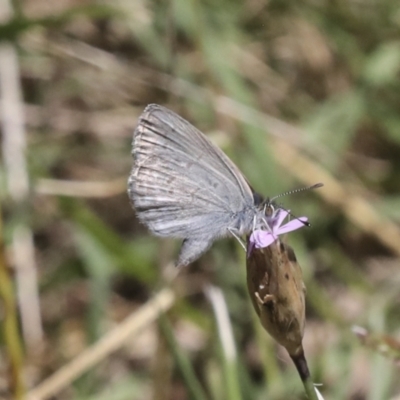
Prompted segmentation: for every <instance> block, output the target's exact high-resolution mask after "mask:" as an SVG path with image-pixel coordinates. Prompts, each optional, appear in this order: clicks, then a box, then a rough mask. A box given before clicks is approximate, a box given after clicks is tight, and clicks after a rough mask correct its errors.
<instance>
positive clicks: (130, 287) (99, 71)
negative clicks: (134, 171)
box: [0, 0, 400, 400]
mask: <svg viewBox="0 0 400 400" xmlns="http://www.w3.org/2000/svg"><path fill="white" fill-rule="evenodd" d="M85 4H86V6H88V7H89V9H90V7H92V10H95V9H96V7H98V6H99V4H101V5H102V6H101V7H100V8H99V9H100V10H101V13H100V14H93V12H92V11H91V12H85V10H84V9H82V10H81V11H80V12H79V13H76V14H74V13H70V12H69V10H71V9H73V7H74V5H75V3H74V2H72V1H71V2H64V3H63V4H60V5H58V6H57V7H56V6H55V5H53V4H51V5H49V4H47V2H41V1H39V0H32V1H31V2H29V3H26V4H25V3H23V4H22V5H21V8H20V12H21V13H22V14H21V15H22V16H23V17H24V18H25V19H24V21H32V23H31V24H28V25H26V26H25V25H24V26H23V27H22V28H21V29H20V31H18V32H17V33H16V32H15V29H17V28H18V26H17V25H13V26H14V28H15V29H14V28H13V29H14V30H11V31H10V29H8V28H7V26H5V27H3V29H0V35H2V36H1V39H2V40H10V41H12V43H14V44H15V45H16V46H17V48H18V51H19V55H20V64H21V71H22V72H21V74H22V76H21V79H22V84H23V89H24V99H25V104H24V106H25V111H26V113H25V116H26V127H27V132H28V137H27V139H28V148H27V156H28V160H29V173H30V176H31V183H32V196H31V197H30V199H29V202H28V203H29V207H28V206H27V207H26V209H24V210H21V209H14V208H13V206H12V204H11V202H10V201H9V200H8V199H7V198H6V197H5V194H4V189H3V188H4V185H3V184H2V185H1V187H2V190H3V193H2V200H3V201H2V205H3V215H4V220H5V236H6V238H9V237H10V235H9V234H8V232H10V231H11V230H12V227H13V223H14V221H15V220H16V219H18V218H22V217H23V218H27V219H28V220H29V223H30V225H31V227H32V229H33V232H34V238H35V246H36V254H35V256H36V258H37V263H38V265H39V277H40V287H41V293H40V295H41V306H42V315H43V321H44V331H45V343H44V346H45V350H44V351H43V352H42V353H41V355H40V357H39V358H37V359H35V360H30V359H27V360H26V365H25V367H24V370H23V371H24V374H25V377H26V381H27V384H28V386H29V387H34V386H35V385H36V384H38V383H39V382H40V381H42V380H43V379H45V377H46V376H49V375H50V373H51V372H53V371H56V370H57V369H58V368H60V367H61V366H62V365H63V364H64V363H66V362H67V361H68V360H70V359H72V358H73V357H74V356H76V355H77V354H79V352H80V351H82V349H84V348H85V347H86V346H88V345H89V344H90V343H91V342H92V341H93V340H96V339H97V338H101V337H102V335H103V334H104V332H106V331H107V330H108V329H110V327H112V326H115V325H116V324H118V322H119V321H121V320H122V319H123V318H124V317H125V316H127V315H128V314H129V313H130V312H131V311H133V310H134V309H136V308H137V307H140V305H141V304H143V303H144V302H145V300H146V299H147V298H149V297H150V296H152V294H153V293H154V292H155V291H156V290H157V289H158V288H159V287H160V286H163V283H162V282H163V277H164V272H165V267H166V265H167V264H168V263H169V262H170V261H171V260H173V259H174V257H175V256H176V252H177V248H178V243H177V241H176V242H175V241H172V240H160V239H156V238H151V237H150V236H149V235H148V233H147V232H146V230H145V228H144V227H142V226H141V225H140V224H139V223H138V221H137V220H136V219H135V215H134V211H133V210H132V209H131V207H130V205H129V201H128V198H127V195H126V194H125V192H122V193H120V194H119V195H115V196H113V197H104V199H99V198H96V199H90V198H89V199H82V200H80V199H78V200H77V199H75V198H74V199H71V198H64V197H61V196H59V197H58V196H55V195H51V196H50V195H44V194H40V193H38V192H37V191H35V185H36V182H38V180H39V179H40V178H53V179H60V180H61V179H62V180H65V181H68V180H79V181H83V182H84V181H110V180H112V179H115V178H119V177H124V176H125V177H128V175H129V171H130V167H131V163H132V160H131V157H130V143H131V137H132V133H133V128H134V125H135V123H136V119H137V117H138V115H139V114H140V113H141V112H142V110H143V108H144V106H145V105H146V104H147V103H150V102H156V103H161V104H165V105H167V106H169V107H171V108H173V109H174V110H176V111H177V112H179V113H180V114H181V115H182V116H184V117H185V118H187V119H188V120H190V121H191V122H192V123H194V124H195V125H196V126H197V127H198V128H199V129H201V130H203V131H204V132H205V133H206V134H209V135H210V137H211V138H212V139H213V140H214V141H215V142H216V143H218V144H219V145H220V146H221V147H222V148H223V149H224V151H225V152H226V153H227V154H229V156H230V157H231V158H232V159H233V160H234V161H235V162H236V163H237V164H238V165H239V167H240V168H241V170H242V171H243V172H244V173H245V175H246V176H247V178H248V179H249V181H250V182H251V184H252V186H253V187H254V188H255V189H256V190H257V191H259V192H261V193H263V194H264V195H265V196H273V195H276V194H278V193H280V192H282V191H284V190H287V189H290V188H295V187H298V186H301V185H302V184H303V183H302V182H298V181H296V179H295V178H294V176H296V174H295V173H294V172H295V171H290V169H289V170H287V169H285V170H283V168H282V166H281V165H280V159H282V158H285V154H280V153H277V152H276V151H274V146H273V145H272V138H273V137H275V135H277V134H278V135H279V137H280V138H281V140H285V141H286V142H287V143H289V144H290V145H291V146H293V148H295V149H296V151H298V152H300V153H301V154H302V155H304V156H305V157H307V158H308V159H310V160H311V161H313V162H314V163H315V165H318V166H322V167H323V168H325V169H326V171H328V173H329V174H331V175H332V176H333V177H335V178H337V179H338V180H339V182H340V184H341V185H342V187H343V188H344V189H345V193H348V195H349V196H351V195H353V194H357V195H359V196H361V197H363V198H366V199H368V201H369V203H370V204H371V205H372V206H373V207H376V210H377V211H378V213H380V215H381V217H382V220H384V219H385V218H389V219H390V220H392V221H394V222H397V220H398V217H399V215H398V214H399V213H398V207H397V205H398V203H399V200H398V197H399V195H398V191H399V188H400V187H399V182H400V176H399V171H400V169H399V166H400V164H399V160H400V157H399V154H400V148H399V139H400V109H399V107H400V106H399V105H400V94H399V93H400V90H399V89H400V80H399V73H400V44H399V43H400V42H399V41H398V39H397V37H399V30H400V28H399V19H400V13H399V10H398V7H397V6H395V2H392V1H389V0H383V1H380V2H373V1H364V2H356V1H346V2H344V1H337V2H311V1H306V2H302V3H301V4H299V3H296V2H289V1H270V2H256V1H250V0H248V1H239V0H235V1H228V0H221V1H219V2H213V1H204V2H199V1H187V0H171V1H169V2H161V1H146V0H141V1H135V2H132V1H122V0H120V1H117V2H95V1H90V0H88V1H87V2H86V3H85ZM103 5H106V7H112V9H113V10H112V11H111V10H110V11H107V8H106V9H104V7H103ZM65 15H67V16H68V19H65V18H64V16H65ZM18 18H22V17H18ZM46 18H50V19H52V20H56V19H57V18H62V20H63V24H60V25H54V24H52V25H51V27H49V26H48V24H42V23H40V21H41V19H42V20H43V21H47V20H46ZM37 21H39V22H37ZM10 26H11V25H10ZM21 26H22V25H21ZM171 60H172V62H171ZM171 71H172V75H169V76H165V75H163V74H165V73H167V72H168V73H170V72H171ZM223 100H225V101H223ZM229 101H231V102H229ZM234 102H236V103H234ZM237 103H239V104H242V105H243V108H241V110H242V112H241V113H240V112H238V111H237V109H234V108H233V106H234V104H237ZM249 109H250V110H253V111H256V112H260V113H263V114H264V115H266V116H268V117H269V119H265V120H263V121H268V122H265V124H264V123H261V122H258V121H259V120H258V119H256V118H255V117H254V115H255V114H246V112H247V111H248V110H249ZM246 110H247V111H246ZM258 115H259V114H258ZM271 117H272V118H271ZM274 118H275V119H274ZM294 127H298V128H301V129H297V130H296V129H292V128H294ZM1 174H2V181H3V180H4V178H3V177H4V173H3V170H2V171H1ZM310 178H312V177H310ZM319 190H320V191H323V190H329V188H325V189H324V188H322V189H319ZM78 197H79V194H78ZM282 202H283V203H284V205H285V206H286V207H288V208H290V209H291V211H292V212H293V213H294V214H295V215H298V216H301V215H308V216H309V217H310V220H311V222H312V227H311V228H310V229H307V230H306V229H303V230H302V231H300V232H298V233H293V234H292V235H291V236H290V237H289V239H288V240H289V243H290V244H291V246H292V247H293V248H294V250H295V252H296V254H297V256H298V259H299V263H300V265H301V266H302V268H303V273H304V278H305V282H306V285H307V287H308V295H307V296H308V297H307V298H308V304H307V306H308V307H307V315H308V319H307V326H306V335H305V339H304V345H305V350H306V354H307V356H308V359H309V364H310V368H311V372H312V374H313V377H314V380H315V381H317V382H321V383H323V385H324V386H322V388H321V391H322V393H323V394H324V395H325V396H326V398H329V399H332V400H335V399H337V400H342V399H353V400H355V399H357V400H362V399H366V400H367V399H368V400H387V399H395V398H396V396H398V395H399V393H400V386H399V382H398V381H397V380H396V376H397V375H398V366H396V365H395V363H394V361H393V359H391V358H390V356H383V355H381V354H378V353H377V347H376V346H375V347H374V346H372V347H371V346H368V345H367V344H362V343H360V342H359V341H358V339H357V338H356V336H355V335H354V334H353V333H352V332H351V327H352V326H353V325H354V324H356V325H361V326H364V327H366V328H367V329H368V330H369V331H370V332H371V333H372V334H373V333H376V334H381V333H382V334H383V333H386V334H387V335H390V336H393V338H397V339H398V338H399V336H400V329H399V326H400V314H399V313H398V312H396V310H398V307H399V306H400V296H399V292H400V289H399V288H400V272H399V262H398V257H397V256H396V255H393V254H392V252H391V251H390V250H389V249H386V248H385V246H384V244H382V243H380V242H378V240H377V239H376V238H373V237H371V236H370V235H367V234H366V233H365V232H364V231H363V230H362V229H360V227H357V226H354V225H353V224H352V223H351V222H350V221H348V220H347V219H346V216H345V214H344V213H343V210H342V209H341V208H340V207H332V206H331V205H328V204H325V203H324V201H323V200H322V199H321V198H320V197H319V196H318V193H305V194H299V195H293V196H288V197H287V198H284V199H282ZM343 202H346V198H344V199H343ZM376 229H377V230H379V229H381V227H379V226H377V228H376ZM7 240H8V239H7ZM6 244H9V243H6ZM244 257H245V255H244V254H243V252H242V250H241V248H240V247H239V246H238V245H237V244H236V243H235V242H234V241H233V240H224V241H220V242H218V243H216V244H215V245H214V246H213V248H212V249H211V250H210V251H209V252H208V253H207V254H206V255H205V256H204V257H202V259H201V260H199V261H198V262H196V263H195V264H194V265H192V266H190V267H188V268H187V269H186V271H184V272H183V273H184V274H186V275H187V276H186V277H185V279H182V280H178V290H179V291H180V292H181V293H186V295H183V296H182V299H181V300H180V301H179V302H178V303H177V305H176V306H175V307H174V309H173V311H172V312H171V313H169V314H168V316H167V317H166V318H167V319H168V321H169V322H168V325H169V326H170V328H169V330H168V332H169V334H168V335H166V336H165V337H164V338H163V337H162V336H163V335H165V332H164V333H162V330H161V332H160V331H159V329H158V328H157V327H155V326H154V327H149V329H148V330H147V331H146V332H145V333H144V334H143V335H142V336H139V337H135V338H133V339H132V342H131V343H128V344H126V346H125V347H124V349H123V350H121V351H119V352H117V353H116V354H114V355H113V356H111V357H110V358H108V359H105V360H104V361H103V362H102V363H101V365H99V367H98V368H95V369H94V370H92V371H89V372H90V376H89V378H90V379H85V380H84V381H79V382H78V383H71V384H70V385H69V387H68V389H67V390H64V391H63V392H62V393H61V394H57V395H56V398H60V399H75V398H77V399H82V400H83V399H92V398H100V399H103V398H104V399H108V398H110V399H111V398H112V399H117V398H119V399H132V398H134V399H150V398H163V397H162V395H163V394H164V395H165V399H167V398H171V399H172V398H173V399H186V398H193V397H194V395H193V389H194V387H192V386H191V384H190V380H188V379H187V378H186V379H185V378H184V377H187V376H188V373H189V374H190V373H191V374H192V375H193V377H194V379H196V382H197V383H196V385H200V386H201V388H202V389H200V391H202V392H204V393H205V394H203V397H207V398H208V397H209V398H214V399H221V398H228V393H230V391H231V390H232V388H230V387H229V379H225V378H226V374H225V373H226V370H224V366H226V362H227V361H226V360H224V359H223V357H224V355H223V353H222V352H221V351H220V347H219V345H218V335H217V333H216V329H215V328H214V327H213V324H212V323H211V321H213V316H212V311H211V307H210V305H209V304H208V302H207V300H206V298H205V296H204V295H203V292H202V290H203V288H204V286H205V285H206V284H207V283H212V284H213V285H216V286H219V287H221V288H222V290H223V293H224V295H225V298H226V301H227V305H228V308H229V312H230V320H231V324H232V326H233V332H234V337H235V344H236V349H237V354H238V362H239V381H238V382H235V385H236V384H237V385H238V386H239V387H240V395H241V397H242V398H243V399H265V398H268V399H272V400H274V399H276V400H279V399H285V400H286V399H298V398H303V395H302V386H301V383H300V380H299V379H298V377H297V375H296V371H295V369H294V367H293V365H292V364H291V362H290V360H289V359H288V358H287V356H286V355H285V354H284V352H283V351H282V349H280V348H277V347H276V345H275V344H274V343H273V342H272V340H271V339H270V338H269V337H267V335H266V333H265V332H264V331H263V330H262V329H261V327H260V326H259V322H258V320H257V319H256V318H255V317H254V315H253V314H252V313H253V311H252V309H251V305H250V300H249V298H248V296H247V293H246V289H245V274H244V268H245V259H244ZM9 263H10V264H12V260H11V259H10V260H9ZM179 285H180V286H179ZM2 318H4V317H2ZM2 322H3V321H2ZM172 333H174V335H172V336H171V334H172ZM173 336H175V338H174V339H173V340H172V338H173ZM378 337H379V336H378ZM1 340H2V341H1V344H0V346H1V353H2V355H6V354H7V350H9V349H7V348H6V346H7V345H8V344H7V341H6V340H5V337H4V335H2V336H1ZM162 342H164V347H163V350H162V351H161V352H160V349H159V346H160V343H162ZM160 354H161V355H163V357H166V359H167V361H168V360H169V361H168V362H165V364H166V365H163V366H162V367H163V368H162V371H166V372H165V374H164V377H163V378H162V379H161V378H160V376H162V375H163V374H160V373H157V368H156V365H157V363H159V362H160V360H158V359H157V356H158V355H160ZM178 355H179V357H178ZM1 359H2V360H4V361H1V363H0V368H1V370H2V371H6V370H7V368H8V359H7V357H2V358H1ZM179 360H180V361H179ZM182 360H184V362H182ZM167 372H168V373H167ZM4 376H6V375H4ZM188 382H189V383H188ZM9 385H10V380H8V379H6V378H4V379H1V380H0V391H1V393H2V394H3V393H4V395H5V396H6V395H7V394H8V393H9V390H11V389H10V387H9ZM158 385H162V386H161V387H165V390H164V391H163V390H160V389H159V388H158V389H157V387H158ZM160 393H161V394H160ZM191 393H192V395H191ZM57 396H58V397H57ZM157 396H158V397H157ZM160 396H161V397H160ZM200 397H201V396H200Z"/></svg>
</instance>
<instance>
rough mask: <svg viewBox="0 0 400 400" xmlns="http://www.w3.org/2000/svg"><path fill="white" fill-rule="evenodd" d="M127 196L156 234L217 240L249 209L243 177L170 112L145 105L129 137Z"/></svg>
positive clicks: (250, 200)
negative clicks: (131, 163) (130, 163)
mask: <svg viewBox="0 0 400 400" xmlns="http://www.w3.org/2000/svg"><path fill="white" fill-rule="evenodd" d="M132 153H133V157H134V166H133V169H132V173H131V176H130V178H129V190H128V191H129V197H130V199H131V201H132V202H133V205H134V207H135V209H136V211H137V214H138V216H139V218H140V220H141V221H142V222H143V223H145V224H146V225H147V226H148V227H149V229H150V230H151V231H152V232H153V233H155V234H157V235H160V236H174V237H181V238H186V239H190V238H193V237H205V236H207V237H214V238H215V237H217V236H224V235H226V234H227V229H228V228H229V227H230V224H231V223H232V219H234V218H235V215H236V214H237V213H240V212H241V211H243V210H245V209H248V208H251V207H253V205H254V202H253V194H252V191H251V189H250V187H249V185H248V184H247V182H246V180H245V178H244V177H243V175H242V174H241V173H240V171H239V170H238V169H237V168H236V166H235V165H234V164H233V163H232V162H231V161H230V160H229V158H228V157H227V156H226V155H225V154H224V153H223V152H222V151H221V150H220V149H219V148H218V147H216V146H214V145H213V144H212V143H211V142H210V141H209V140H208V139H207V138H206V137H205V136H204V135H203V134H202V133H201V132H200V131H199V130H197V129H196V128H195V127H194V126H192V125H191V124H190V123H189V122H187V121H185V120H184V119H183V118H181V117H179V116H178V115H177V114H175V113H173V112H172V111H170V110H168V109H166V108H164V107H162V106H159V105H155V104H151V105H149V106H147V107H146V109H145V110H144V112H143V114H142V116H141V117H140V120H139V123H138V126H137V128H136V130H135V133H134V139H133V151H132Z"/></svg>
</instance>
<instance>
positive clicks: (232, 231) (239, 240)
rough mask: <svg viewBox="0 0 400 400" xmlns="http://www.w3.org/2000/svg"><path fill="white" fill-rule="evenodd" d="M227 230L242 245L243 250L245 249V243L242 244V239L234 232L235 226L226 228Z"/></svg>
mask: <svg viewBox="0 0 400 400" xmlns="http://www.w3.org/2000/svg"><path fill="white" fill-rule="evenodd" d="M228 231H229V232H230V233H231V234H232V236H233V237H235V238H236V239H237V241H238V242H239V243H240V245H241V246H242V247H243V249H244V251H246V250H247V249H246V245H245V244H244V242H243V240H242V239H240V237H239V236H238V235H237V234H236V233H235V231H236V229H235V228H228Z"/></svg>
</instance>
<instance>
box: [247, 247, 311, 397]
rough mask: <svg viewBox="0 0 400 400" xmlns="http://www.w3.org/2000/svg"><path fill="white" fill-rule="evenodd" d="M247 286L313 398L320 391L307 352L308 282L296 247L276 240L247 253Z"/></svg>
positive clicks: (271, 332)
mask: <svg viewBox="0 0 400 400" xmlns="http://www.w3.org/2000/svg"><path fill="white" fill-rule="evenodd" d="M246 264H247V288H248V291H249V294H250V297H251V301H252V303H253V306H254V309H255V310H256V313H257V315H258V317H259V318H260V321H261V324H262V325H263V327H264V328H265V330H266V331H267V332H268V333H269V334H270V335H271V336H272V337H273V338H274V339H275V340H276V341H277V342H278V343H279V344H280V345H282V346H283V347H285V349H286V350H287V351H288V353H289V355H290V357H291V359H292V360H293V362H294V364H295V366H296V368H297V371H298V372H299V375H300V378H301V380H302V381H303V384H304V386H305V387H306V390H308V391H307V393H308V394H309V396H310V398H315V397H314V396H316V392H315V391H314V386H313V384H312V381H311V377H310V372H309V369H308V366H307V361H306V358H305V355H304V350H303V345H302V340H303V334H304V327H305V293H306V289H305V285H304V282H303V276H302V272H301V268H300V265H299V263H298V262H297V259H296V255H295V254H294V251H293V249H292V248H291V247H290V246H289V245H287V244H285V243H283V242H281V241H280V240H277V241H275V242H274V243H272V244H271V245H270V246H268V247H265V248H262V249H257V248H254V249H253V250H251V251H249V252H248V255H247V263H246Z"/></svg>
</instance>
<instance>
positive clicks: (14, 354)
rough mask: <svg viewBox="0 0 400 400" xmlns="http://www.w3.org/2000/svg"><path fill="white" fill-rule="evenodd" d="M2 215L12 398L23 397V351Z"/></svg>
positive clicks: (2, 293) (1, 284) (2, 289)
mask: <svg viewBox="0 0 400 400" xmlns="http://www.w3.org/2000/svg"><path fill="white" fill-rule="evenodd" d="M2 233H3V230H2V216H1V215H0V298H1V300H2V302H3V307H4V323H3V336H4V343H5V347H6V350H7V353H8V361H9V382H10V391H11V392H12V394H13V396H12V398H14V399H16V400H19V399H23V398H24V394H25V385H24V382H23V374H22V372H23V371H22V369H23V351H22V344H21V336H20V332H19V329H18V317H17V305H16V301H15V296H14V285H13V282H12V279H11V277H10V273H9V270H8V268H7V263H6V257H5V252H4V243H3V235H2Z"/></svg>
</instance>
